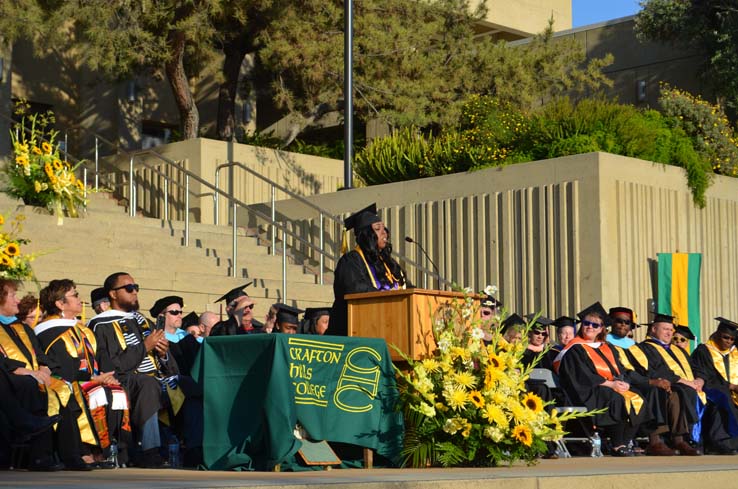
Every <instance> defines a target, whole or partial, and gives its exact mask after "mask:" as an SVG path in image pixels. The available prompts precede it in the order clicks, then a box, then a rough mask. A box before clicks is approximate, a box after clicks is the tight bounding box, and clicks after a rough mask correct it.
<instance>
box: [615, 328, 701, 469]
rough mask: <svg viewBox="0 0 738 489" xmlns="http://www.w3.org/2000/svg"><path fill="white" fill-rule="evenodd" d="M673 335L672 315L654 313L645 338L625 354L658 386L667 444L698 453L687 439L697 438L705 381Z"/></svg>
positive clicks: (693, 453) (688, 452)
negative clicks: (669, 441) (676, 343)
mask: <svg viewBox="0 0 738 489" xmlns="http://www.w3.org/2000/svg"><path fill="white" fill-rule="evenodd" d="M673 336H674V316H669V315H668V314H661V313H657V314H655V315H654V319H653V322H652V323H650V324H649V327H648V336H647V338H646V339H645V340H644V341H642V342H640V343H636V344H635V345H634V346H632V347H630V348H629V349H628V355H629V356H630V358H631V360H632V361H631V363H632V365H633V367H635V369H636V370H637V371H638V372H639V373H640V374H641V375H644V376H646V377H648V378H649V382H650V383H651V385H653V386H656V387H658V393H659V403H660V406H661V411H662V413H663V414H664V416H665V418H666V423H667V425H666V429H667V431H669V432H670V433H671V447H672V448H673V449H675V450H677V451H678V452H679V454H680V455H701V454H702V453H701V452H700V451H699V450H697V449H696V448H694V447H693V446H691V445H690V444H689V440H690V439H691V440H692V441H694V442H699V423H700V420H701V418H702V413H703V412H704V407H705V403H706V401H707V399H706V396H705V393H704V392H703V390H702V388H703V386H704V384H705V381H704V379H702V378H701V377H700V375H701V372H700V371H697V370H694V369H693V364H692V361H691V358H690V356H689V353H687V352H686V351H685V350H683V349H682V348H681V347H679V346H676V345H673V344H672V343H671V339H672V337H673ZM695 425H696V427H695ZM693 428H694V429H693Z"/></svg>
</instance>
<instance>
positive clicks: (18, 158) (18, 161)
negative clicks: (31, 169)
mask: <svg viewBox="0 0 738 489" xmlns="http://www.w3.org/2000/svg"><path fill="white" fill-rule="evenodd" d="M15 162H16V164H18V165H21V166H26V165H27V164H28V156H26V155H20V156H16V157H15Z"/></svg>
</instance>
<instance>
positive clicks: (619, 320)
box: [612, 318, 633, 326]
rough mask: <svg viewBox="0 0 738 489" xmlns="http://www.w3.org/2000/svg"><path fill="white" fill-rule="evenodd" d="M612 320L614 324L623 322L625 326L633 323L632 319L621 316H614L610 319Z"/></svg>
mask: <svg viewBox="0 0 738 489" xmlns="http://www.w3.org/2000/svg"><path fill="white" fill-rule="evenodd" d="M612 322H614V323H615V324H624V325H626V326H630V325H631V324H633V321H631V320H630V319H622V318H615V319H613V320H612Z"/></svg>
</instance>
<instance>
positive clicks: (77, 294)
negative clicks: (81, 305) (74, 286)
mask: <svg viewBox="0 0 738 489" xmlns="http://www.w3.org/2000/svg"><path fill="white" fill-rule="evenodd" d="M64 297H77V298H79V292H73V293H71V294H67V295H65V296H64Z"/></svg>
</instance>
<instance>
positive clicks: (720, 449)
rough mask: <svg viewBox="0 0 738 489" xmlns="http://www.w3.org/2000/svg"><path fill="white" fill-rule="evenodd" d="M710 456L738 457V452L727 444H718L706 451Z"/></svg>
mask: <svg viewBox="0 0 738 489" xmlns="http://www.w3.org/2000/svg"><path fill="white" fill-rule="evenodd" d="M705 453H706V454H708V455H738V450H737V449H735V448H733V447H730V446H728V445H725V444H720V443H719V444H717V445H713V446H711V447H708V448H706V449H705Z"/></svg>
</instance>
